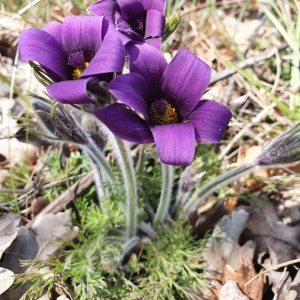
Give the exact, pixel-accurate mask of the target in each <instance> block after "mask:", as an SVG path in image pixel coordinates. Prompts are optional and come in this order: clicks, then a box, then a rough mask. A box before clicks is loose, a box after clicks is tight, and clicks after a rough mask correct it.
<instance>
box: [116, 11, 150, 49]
mask: <svg viewBox="0 0 300 300" xmlns="http://www.w3.org/2000/svg"><path fill="white" fill-rule="evenodd" d="M115 17H116V25H117V30H119V31H120V32H121V33H123V34H124V35H125V36H126V37H127V40H126V41H128V40H130V39H132V40H135V41H140V42H143V41H144V38H143V37H142V36H141V35H139V34H138V33H136V32H135V31H134V30H133V29H132V27H131V26H130V25H129V24H128V23H127V22H126V21H125V20H124V19H123V17H122V16H121V15H120V14H119V13H116V14H115ZM123 43H124V42H123ZM124 44H125V43H124Z"/></svg>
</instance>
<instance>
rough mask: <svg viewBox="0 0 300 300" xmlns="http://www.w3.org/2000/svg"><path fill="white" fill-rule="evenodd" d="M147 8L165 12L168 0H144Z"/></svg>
mask: <svg viewBox="0 0 300 300" xmlns="http://www.w3.org/2000/svg"><path fill="white" fill-rule="evenodd" d="M142 2H143V3H144V7H145V9H146V10H150V9H156V10H158V11H160V12H161V13H163V14H164V12H165V10H166V6H167V0H152V1H149V0H142Z"/></svg>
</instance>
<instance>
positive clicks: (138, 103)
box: [108, 73, 151, 120]
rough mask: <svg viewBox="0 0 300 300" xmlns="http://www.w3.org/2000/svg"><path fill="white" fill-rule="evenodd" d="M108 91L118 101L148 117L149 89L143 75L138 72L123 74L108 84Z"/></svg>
mask: <svg viewBox="0 0 300 300" xmlns="http://www.w3.org/2000/svg"><path fill="white" fill-rule="evenodd" d="M108 89H109V91H110V92H111V93H112V94H113V95H114V96H115V97H116V98H117V99H118V100H120V101H122V102H123V103H124V104H126V105H127V106H129V107H131V108H132V109H134V110H135V111H137V112H139V113H141V114H143V116H144V118H145V119H146V120H148V119H149V115H148V106H149V105H150V101H151V99H149V95H150V91H149V87H148V85H147V82H146V81H145V79H144V77H142V76H141V75H139V74H134V73H131V74H124V75H122V76H119V77H117V78H115V79H114V80H113V81H111V82H110V83H109V85H108Z"/></svg>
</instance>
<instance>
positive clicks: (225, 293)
mask: <svg viewBox="0 0 300 300" xmlns="http://www.w3.org/2000/svg"><path fill="white" fill-rule="evenodd" d="M219 300H250V298H248V297H247V296H246V295H244V294H243V293H242V291H241V290H240V288H239V286H238V285H237V283H236V282H234V281H228V282H226V283H225V284H224V285H223V286H222V287H221V290H220V297H219Z"/></svg>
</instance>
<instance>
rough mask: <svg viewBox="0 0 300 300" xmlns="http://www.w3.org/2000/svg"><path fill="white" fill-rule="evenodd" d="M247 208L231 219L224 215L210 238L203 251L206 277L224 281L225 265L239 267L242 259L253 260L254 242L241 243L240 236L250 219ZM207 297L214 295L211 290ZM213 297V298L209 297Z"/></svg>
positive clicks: (237, 212)
mask: <svg viewBox="0 0 300 300" xmlns="http://www.w3.org/2000/svg"><path fill="white" fill-rule="evenodd" d="M248 216H249V215H248V213H247V212H246V211H245V210H242V209H241V210H238V211H235V212H233V213H232V216H231V219H230V218H229V217H228V216H224V217H223V218H222V219H221V220H220V222H219V224H218V226H217V227H216V229H215V230H214V232H213V234H212V236H211V237H210V239H209V240H208V243H207V246H206V249H205V251H204V253H203V258H204V262H205V278H206V280H207V281H208V282H211V281H212V280H218V281H221V282H222V281H224V266H225V265H226V264H230V265H231V266H232V267H233V268H237V267H238V266H239V264H240V262H241V261H249V260H250V261H251V260H252V259H253V255H254V244H253V243H252V242H251V241H248V242H247V243H246V244H245V245H243V246H240V245H239V242H238V241H239V237H240V235H241V232H242V231H243V230H244V227H245V224H246V223H247V220H248ZM205 296H206V297H213V296H212V293H211V292H210V291H209V290H206V291H205ZM209 299H211V298H209Z"/></svg>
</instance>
